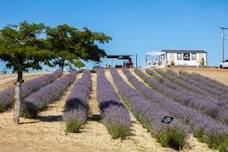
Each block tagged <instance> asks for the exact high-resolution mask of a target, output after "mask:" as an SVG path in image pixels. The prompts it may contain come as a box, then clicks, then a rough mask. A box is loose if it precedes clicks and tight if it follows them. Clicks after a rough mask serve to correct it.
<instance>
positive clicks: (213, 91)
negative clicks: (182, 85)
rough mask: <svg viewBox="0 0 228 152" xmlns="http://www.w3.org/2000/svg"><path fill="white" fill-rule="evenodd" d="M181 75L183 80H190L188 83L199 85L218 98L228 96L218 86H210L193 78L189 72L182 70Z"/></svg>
mask: <svg viewBox="0 0 228 152" xmlns="http://www.w3.org/2000/svg"><path fill="white" fill-rule="evenodd" d="M179 77H180V78H181V79H182V80H184V81H186V82H188V83H190V84H192V85H195V86H197V87H199V88H200V89H202V90H205V91H206V92H208V93H209V94H211V95H213V96H214V97H215V98H217V99H219V100H223V99H227V98H228V95H227V93H224V92H221V91H220V90H218V89H216V88H211V87H208V86H207V85H205V84H204V83H202V82H200V81H197V80H194V79H192V77H191V74H189V73H187V72H183V71H180V72H179ZM227 103H228V102H227Z"/></svg>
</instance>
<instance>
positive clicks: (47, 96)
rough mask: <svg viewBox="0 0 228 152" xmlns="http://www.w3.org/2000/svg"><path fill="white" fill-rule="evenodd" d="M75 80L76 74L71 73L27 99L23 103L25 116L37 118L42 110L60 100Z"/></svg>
mask: <svg viewBox="0 0 228 152" xmlns="http://www.w3.org/2000/svg"><path fill="white" fill-rule="evenodd" d="M75 78H76V73H75V72H72V73H69V74H67V75H64V76H62V77H61V78H59V79H57V80H55V81H54V82H52V83H51V84H49V85H47V86H45V87H43V88H41V89H40V90H38V91H36V92H34V93H32V94H31V95H29V96H28V97H26V98H25V99H24V101H23V115H24V116H25V117H35V116H36V115H37V114H38V112H39V111H40V110H43V109H44V108H46V107H47V106H48V104H50V103H52V102H54V101H56V100H57V99H59V97H61V95H62V94H63V91H64V90H65V89H67V87H68V86H69V85H70V84H71V83H73V82H74V80H75Z"/></svg>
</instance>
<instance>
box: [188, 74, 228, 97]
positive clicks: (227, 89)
mask: <svg viewBox="0 0 228 152" xmlns="http://www.w3.org/2000/svg"><path fill="white" fill-rule="evenodd" d="M191 78H193V79H195V80H197V81H199V82H202V83H204V85H206V86H208V87H211V88H214V89H217V90H220V91H221V92H224V93H228V86H227V85H225V84H223V83H221V82H218V81H216V80H213V79H211V78H208V77H205V76H202V75H200V74H197V73H192V75H191Z"/></svg>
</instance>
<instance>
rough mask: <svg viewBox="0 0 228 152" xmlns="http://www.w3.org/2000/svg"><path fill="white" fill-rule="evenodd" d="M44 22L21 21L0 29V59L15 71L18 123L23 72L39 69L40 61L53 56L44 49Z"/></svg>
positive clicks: (15, 111) (42, 61)
mask: <svg viewBox="0 0 228 152" xmlns="http://www.w3.org/2000/svg"><path fill="white" fill-rule="evenodd" d="M45 28H46V27H45V25H44V24H41V23H39V24H35V23H31V24H30V23H28V22H26V21H24V22H21V23H20V24H19V25H13V26H12V25H10V26H6V27H4V28H2V29H1V30H0V59H1V60H3V61H5V62H6V67H7V68H9V69H12V70H13V71H14V72H16V73H17V80H16V87H15V105H14V117H13V120H14V122H15V123H19V116H20V106H21V101H20V89H21V84H22V83H23V72H24V71H28V70H29V69H41V68H42V67H41V66H40V64H41V63H48V62H49V60H50V58H51V57H52V56H53V53H52V52H51V51H48V50H47V49H46V41H45V39H44V38H43V37H44V36H43V35H44V34H45Z"/></svg>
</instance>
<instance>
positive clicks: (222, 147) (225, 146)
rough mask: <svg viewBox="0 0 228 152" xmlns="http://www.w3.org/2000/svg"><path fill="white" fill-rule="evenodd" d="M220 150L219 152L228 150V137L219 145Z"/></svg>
mask: <svg viewBox="0 0 228 152" xmlns="http://www.w3.org/2000/svg"><path fill="white" fill-rule="evenodd" d="M218 150H219V152H228V139H226V140H225V141H224V142H223V143H221V144H220V145H219V147H218Z"/></svg>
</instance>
